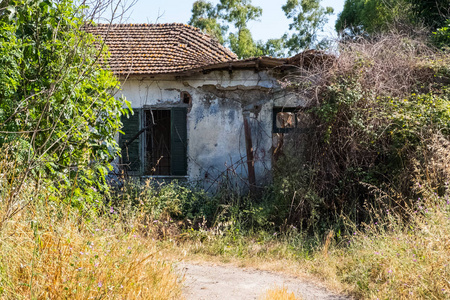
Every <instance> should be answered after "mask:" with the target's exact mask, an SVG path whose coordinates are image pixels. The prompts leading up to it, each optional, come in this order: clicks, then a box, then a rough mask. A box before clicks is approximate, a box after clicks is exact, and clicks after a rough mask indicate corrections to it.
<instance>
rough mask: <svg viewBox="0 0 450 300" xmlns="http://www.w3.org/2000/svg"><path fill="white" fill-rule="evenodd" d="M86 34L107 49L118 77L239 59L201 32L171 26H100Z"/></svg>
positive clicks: (176, 24)
mask: <svg viewBox="0 0 450 300" xmlns="http://www.w3.org/2000/svg"><path fill="white" fill-rule="evenodd" d="M86 31H88V32H91V33H93V34H95V35H100V36H101V37H102V38H103V40H104V42H105V43H106V45H108V49H109V52H110V53H111V56H110V58H109V65H110V68H111V70H112V71H113V72H114V73H116V74H164V73H176V72H182V71H186V70H190V69H194V68H198V67H202V66H207V65H211V64H216V63H221V62H226V61H230V60H235V59H237V56H236V55H235V54H234V53H232V52H231V51H230V50H228V49H227V48H225V47H224V46H222V45H221V44H219V42H217V41H216V40H214V39H213V38H212V37H210V36H209V35H206V34H204V33H202V32H201V31H200V29H198V28H195V27H192V26H189V25H185V24H178V23H171V24H112V25H106V24H98V25H95V26H89V27H87V28H86Z"/></svg>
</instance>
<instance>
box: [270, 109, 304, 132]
mask: <svg viewBox="0 0 450 300" xmlns="http://www.w3.org/2000/svg"><path fill="white" fill-rule="evenodd" d="M298 114H299V111H298V110H297V109H295V108H274V109H273V132H274V133H288V132H290V131H292V130H293V129H294V128H297V127H298V126H297V124H298Z"/></svg>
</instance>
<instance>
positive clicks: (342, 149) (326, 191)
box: [275, 35, 450, 232]
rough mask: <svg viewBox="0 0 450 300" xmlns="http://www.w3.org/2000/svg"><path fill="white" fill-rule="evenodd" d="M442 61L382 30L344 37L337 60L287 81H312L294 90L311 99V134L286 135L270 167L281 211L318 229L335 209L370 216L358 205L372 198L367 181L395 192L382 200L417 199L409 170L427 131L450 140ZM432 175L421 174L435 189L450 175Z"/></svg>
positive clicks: (330, 222)
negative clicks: (379, 33) (370, 36)
mask: <svg viewBox="0 0 450 300" xmlns="http://www.w3.org/2000/svg"><path fill="white" fill-rule="evenodd" d="M330 61H331V63H330ZM449 66H450V61H449V56H448V55H447V54H446V53H443V52H436V51H435V50H434V49H433V48H430V47H429V46H427V43H426V42H425V41H421V40H417V39H412V38H409V37H407V36H399V35H391V36H389V35H385V36H378V37H374V38H373V39H371V40H363V39H361V40H356V41H345V42H343V43H342V44H340V48H339V55H338V56H337V57H335V58H334V59H333V58H330V57H329V58H328V59H324V60H318V61H317V63H316V65H312V66H309V68H305V69H304V70H302V72H303V73H302V74H303V75H302V76H297V77H294V78H290V79H289V80H290V82H291V83H292V86H294V85H301V86H311V88H309V89H305V90H304V91H302V95H303V96H304V97H305V98H306V99H308V100H309V103H311V104H315V105H311V106H310V107H309V109H308V112H309V116H310V118H311V120H310V122H309V124H308V126H309V127H310V133H309V134H308V135H306V136H305V134H296V133H295V132H293V133H292V134H291V136H290V137H289V138H287V141H286V143H285V145H286V144H287V145H288V144H290V145H291V146H289V145H288V146H287V148H285V152H284V158H282V159H281V160H280V161H279V162H278V167H277V168H276V170H277V171H276V173H275V185H276V187H277V188H276V190H277V191H279V194H278V196H277V197H278V199H279V203H280V204H281V205H282V206H283V207H284V212H282V213H281V214H280V215H281V216H283V217H284V218H286V220H288V221H289V222H290V223H291V224H295V225H297V226H303V227H305V226H306V227H307V228H312V229H314V230H316V229H320V230H321V231H322V232H324V231H326V230H328V229H329V228H330V227H335V226H338V225H339V223H340V224H342V222H341V220H342V219H341V216H342V215H344V216H347V217H350V218H351V219H352V220H355V221H356V222H362V221H364V220H366V219H368V218H370V213H369V212H368V211H367V209H366V208H365V206H364V204H365V203H374V201H375V198H376V197H375V195H374V193H373V190H374V188H377V189H381V190H382V191H384V192H385V193H386V194H388V195H389V196H390V197H391V198H392V199H395V201H391V200H388V198H386V197H385V199H386V201H387V202H389V203H387V204H388V205H392V206H393V207H395V206H396V205H397V204H396V203H402V202H405V201H406V202H408V201H410V199H414V198H417V197H420V193H418V192H417V191H416V190H415V189H414V188H413V186H414V185H415V184H416V182H417V180H418V179H420V180H423V179H424V178H417V177H416V176H415V174H416V173H417V172H415V170H416V169H420V170H426V169H427V168H428V166H429V164H430V159H431V158H432V157H433V150H431V149H430V147H429V146H430V145H432V144H433V143H432V140H433V139H435V137H436V136H440V138H441V139H442V140H444V141H448V140H449V134H450V131H449V129H450V115H449V111H450V98H449V93H448V91H449V88H450V68H449ZM317 78H319V80H318V79H317ZM317 91H319V92H317ZM444 144H445V143H444ZM299 145H302V146H301V147H300V146H299ZM289 147H290V148H289ZM433 159H434V158H433ZM421 174H422V175H421V176H425V177H426V176H428V175H427V174H428V173H426V172H421ZM434 174H435V176H434V177H433V178H427V180H429V184H430V186H433V188H434V189H435V190H436V191H441V192H442V191H443V190H445V189H446V187H445V186H444V183H445V182H446V180H447V178H448V174H449V173H446V172H440V173H434Z"/></svg>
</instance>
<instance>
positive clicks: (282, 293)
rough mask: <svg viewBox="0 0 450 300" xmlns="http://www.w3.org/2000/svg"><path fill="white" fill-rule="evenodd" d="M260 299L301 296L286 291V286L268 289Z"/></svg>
mask: <svg viewBox="0 0 450 300" xmlns="http://www.w3.org/2000/svg"><path fill="white" fill-rule="evenodd" d="M261 300H301V298H298V297H295V295H294V293H292V292H288V290H287V288H286V287H283V288H280V287H275V288H273V289H270V290H268V291H267V292H266V293H265V295H264V296H263V297H262V298H261Z"/></svg>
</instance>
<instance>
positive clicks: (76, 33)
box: [0, 0, 123, 197]
mask: <svg viewBox="0 0 450 300" xmlns="http://www.w3.org/2000/svg"><path fill="white" fill-rule="evenodd" d="M82 8H83V7H81V8H80V7H76V6H75V4H74V3H73V2H72V1H71V0H62V1H51V0H45V1H37V0H11V1H9V6H8V7H7V8H6V10H5V11H4V13H2V14H1V15H0V44H1V45H2V46H1V47H0V52H1V53H0V63H1V64H2V65H3V68H2V69H1V70H0V97H1V98H2V101H1V102H0V130H1V131H2V134H1V136H0V147H3V148H4V149H6V148H8V147H9V146H8V144H9V143H11V142H12V141H14V142H13V144H12V148H8V149H10V150H13V151H12V152H11V154H12V155H13V156H14V157H15V159H17V164H16V165H15V166H16V170H15V176H16V177H18V178H22V179H25V178H26V177H27V176H32V177H33V178H35V179H40V180H41V179H45V180H49V182H51V183H52V185H49V187H51V186H54V187H55V189H56V190H60V191H61V193H62V191H64V189H63V188H62V187H64V186H66V187H71V188H70V189H68V191H72V192H70V193H71V194H72V195H77V194H78V192H79V196H80V197H81V195H82V194H83V190H86V189H87V188H88V187H90V186H96V187H97V188H99V187H100V188H105V187H106V185H105V182H104V177H105V176H106V174H107V173H108V171H109V170H110V165H109V161H110V160H111V159H112V157H114V156H115V155H116V153H117V152H118V150H119V148H118V146H117V144H116V142H115V140H114V135H115V134H116V132H117V131H118V130H119V129H120V127H121V123H120V115H121V113H123V109H122V105H123V101H122V100H116V99H115V98H114V97H113V93H114V92H115V91H116V89H117V88H118V86H119V82H118V81H117V79H116V78H115V77H114V76H113V74H112V73H111V72H109V71H106V70H104V69H102V60H101V59H99V57H100V56H103V57H106V56H107V53H106V52H105V51H103V50H101V49H97V48H96V47H94V44H95V43H96V42H98V40H96V38H94V37H93V36H92V35H90V34H88V33H86V32H84V31H83V30H82V29H83V26H85V25H86V20H85V19H84V16H83V14H82V10H81V9H82ZM5 147H6V148H5ZM18 182H21V180H19V179H18ZM73 185H74V186H73Z"/></svg>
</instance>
